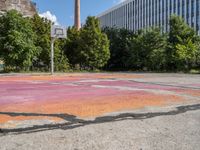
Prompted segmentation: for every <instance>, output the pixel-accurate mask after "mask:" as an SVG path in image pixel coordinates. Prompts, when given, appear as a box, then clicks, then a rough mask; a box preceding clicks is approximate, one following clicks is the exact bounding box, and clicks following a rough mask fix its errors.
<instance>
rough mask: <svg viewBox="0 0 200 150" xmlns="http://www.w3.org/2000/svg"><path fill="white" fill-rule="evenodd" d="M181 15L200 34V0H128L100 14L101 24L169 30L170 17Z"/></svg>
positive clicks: (135, 29) (134, 28) (135, 28)
mask: <svg viewBox="0 0 200 150" xmlns="http://www.w3.org/2000/svg"><path fill="white" fill-rule="evenodd" d="M172 14H176V15H179V16H181V17H182V18H183V19H184V20H185V21H186V22H187V23H188V25H190V26H191V27H193V28H194V29H195V30H196V31H197V33H198V34H199V35H200V0H126V1H125V2H123V3H121V4H119V5H117V6H115V7H113V8H111V9H109V10H107V11H105V12H103V13H102V14H100V15H98V16H97V17H98V18H99V20H100V22H101V26H102V27H104V26H108V27H118V28H126V29H129V30H133V31H137V30H139V29H144V28H148V27H151V26H159V27H161V29H162V31H163V32H166V31H168V30H169V24H168V23H169V17H170V16H171V15H172Z"/></svg>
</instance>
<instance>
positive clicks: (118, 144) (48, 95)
mask: <svg viewBox="0 0 200 150" xmlns="http://www.w3.org/2000/svg"><path fill="white" fill-rule="evenodd" d="M0 92H1V95H0V149H1V150H11V149H12V150H13V149H16V150H18V149H20V150H29V149H30V150H35V149H42V150H46V149H48V150H55V149H61V150H62V149H63V150H102V149H103V150H104V149H105V150H130V149H131V150H132V149H133V150H146V149H147V150H152V149H153V150H154V149H155V150H168V149H170V150H199V147H200V143H199V141H200V75H187V74H133V73H115V74H110V73H104V74H103V73H101V74H100V73H99V74H58V75H56V76H54V77H50V76H47V75H22V74H14V75H9V76H7V75H6V76H0Z"/></svg>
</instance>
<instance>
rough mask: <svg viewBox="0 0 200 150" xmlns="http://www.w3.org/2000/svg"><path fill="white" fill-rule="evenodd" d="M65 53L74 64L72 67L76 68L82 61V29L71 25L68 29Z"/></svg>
mask: <svg viewBox="0 0 200 150" xmlns="http://www.w3.org/2000/svg"><path fill="white" fill-rule="evenodd" d="M65 54H66V56H67V58H68V59H69V63H70V64H71V65H72V68H75V67H76V66H78V65H79V64H80V63H81V56H80V31H78V30H77V29H76V28H74V27H69V28H68V30H67V40H66V45H65Z"/></svg>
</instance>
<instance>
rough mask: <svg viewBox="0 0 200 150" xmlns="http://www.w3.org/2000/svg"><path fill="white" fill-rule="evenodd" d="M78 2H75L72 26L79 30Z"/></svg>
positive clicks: (76, 0) (77, 0)
mask: <svg viewBox="0 0 200 150" xmlns="http://www.w3.org/2000/svg"><path fill="white" fill-rule="evenodd" d="M80 5H81V4H80V0H75V15H74V26H75V27H76V28H77V29H78V30H79V29H80V28H81V19H80Z"/></svg>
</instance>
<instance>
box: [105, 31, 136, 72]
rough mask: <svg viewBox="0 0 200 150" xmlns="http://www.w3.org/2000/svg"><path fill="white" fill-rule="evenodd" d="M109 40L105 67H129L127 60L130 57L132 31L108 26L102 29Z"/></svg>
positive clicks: (116, 68)
mask: <svg viewBox="0 0 200 150" xmlns="http://www.w3.org/2000/svg"><path fill="white" fill-rule="evenodd" d="M103 32H104V33H106V34H107V36H108V38H109V40H110V54H111V57H110V59H109V61H108V64H107V66H106V69H111V70H122V69H123V70H124V69H127V68H128V67H129V63H128V62H127V60H129V58H130V55H131V54H130V52H131V50H130V48H131V38H132V37H133V36H134V33H133V32H132V31H129V30H126V29H118V28H109V27H106V28H104V29H103Z"/></svg>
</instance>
